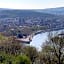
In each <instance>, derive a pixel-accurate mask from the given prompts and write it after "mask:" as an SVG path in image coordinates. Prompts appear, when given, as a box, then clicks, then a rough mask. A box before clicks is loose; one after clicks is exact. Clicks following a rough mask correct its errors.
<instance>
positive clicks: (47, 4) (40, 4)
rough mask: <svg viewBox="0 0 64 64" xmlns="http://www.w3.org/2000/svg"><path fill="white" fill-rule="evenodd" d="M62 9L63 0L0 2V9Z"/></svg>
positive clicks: (14, 0)
mask: <svg viewBox="0 0 64 64" xmlns="http://www.w3.org/2000/svg"><path fill="white" fill-rule="evenodd" d="M56 7H64V0H0V8H12V9H45V8H56Z"/></svg>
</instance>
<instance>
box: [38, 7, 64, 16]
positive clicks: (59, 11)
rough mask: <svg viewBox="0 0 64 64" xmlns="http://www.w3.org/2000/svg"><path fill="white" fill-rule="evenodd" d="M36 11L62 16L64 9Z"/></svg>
mask: <svg viewBox="0 0 64 64" xmlns="http://www.w3.org/2000/svg"><path fill="white" fill-rule="evenodd" d="M37 11H38V12H41V13H48V14H55V15H64V7H58V8H48V9H40V10H37Z"/></svg>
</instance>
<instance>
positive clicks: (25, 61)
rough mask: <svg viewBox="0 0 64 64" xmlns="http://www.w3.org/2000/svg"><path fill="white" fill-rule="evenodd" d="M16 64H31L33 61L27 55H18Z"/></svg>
mask: <svg viewBox="0 0 64 64" xmlns="http://www.w3.org/2000/svg"><path fill="white" fill-rule="evenodd" d="M15 64H31V61H30V59H29V58H28V57H27V56H26V55H19V56H17V57H16V60H15Z"/></svg>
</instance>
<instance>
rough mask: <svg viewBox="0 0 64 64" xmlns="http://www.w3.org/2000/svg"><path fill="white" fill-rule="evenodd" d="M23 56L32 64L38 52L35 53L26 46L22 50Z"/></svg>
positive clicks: (33, 49)
mask: <svg viewBox="0 0 64 64" xmlns="http://www.w3.org/2000/svg"><path fill="white" fill-rule="evenodd" d="M24 54H26V55H27V56H28V57H29V58H30V60H31V62H32V63H34V62H35V60H36V58H37V56H38V52H37V50H36V48H35V47H31V46H26V47H25V48H24Z"/></svg>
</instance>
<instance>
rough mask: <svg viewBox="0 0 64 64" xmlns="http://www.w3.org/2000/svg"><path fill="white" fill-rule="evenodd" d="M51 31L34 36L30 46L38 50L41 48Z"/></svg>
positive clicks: (59, 31)
mask: <svg viewBox="0 0 64 64" xmlns="http://www.w3.org/2000/svg"><path fill="white" fill-rule="evenodd" d="M62 31H63V32H64V29H62V30H57V31H51V32H52V33H53V34H55V33H61V32H62ZM48 34H49V32H45V33H40V34H37V35H35V36H34V37H33V39H32V41H31V42H30V46H33V47H36V48H37V50H39V51H40V50H41V47H42V44H43V43H44V42H45V41H46V40H47V39H48Z"/></svg>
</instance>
